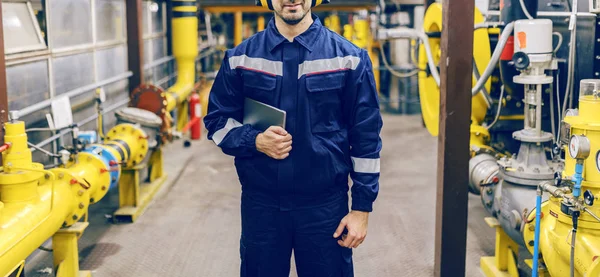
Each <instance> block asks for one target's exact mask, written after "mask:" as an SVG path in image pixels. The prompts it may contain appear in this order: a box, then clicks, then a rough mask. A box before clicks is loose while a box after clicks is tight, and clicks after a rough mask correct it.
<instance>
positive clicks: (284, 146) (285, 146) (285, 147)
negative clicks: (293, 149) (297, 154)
mask: <svg viewBox="0 0 600 277" xmlns="http://www.w3.org/2000/svg"><path fill="white" fill-rule="evenodd" d="M291 145H292V141H288V142H283V143H281V144H279V147H277V148H278V149H279V150H283V149H287V148H288V147H290V146H291Z"/></svg>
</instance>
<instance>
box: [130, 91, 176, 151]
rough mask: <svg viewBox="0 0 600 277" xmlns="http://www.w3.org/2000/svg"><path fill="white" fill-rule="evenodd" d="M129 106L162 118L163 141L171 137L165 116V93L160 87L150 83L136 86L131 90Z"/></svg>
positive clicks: (168, 122)
mask: <svg viewBox="0 0 600 277" xmlns="http://www.w3.org/2000/svg"><path fill="white" fill-rule="evenodd" d="M129 106H130V107H135V108H139V109H142V110H147V111H150V112H152V113H154V114H156V115H158V116H159V117H160V119H161V120H162V125H161V128H160V132H161V137H162V141H163V143H164V142H167V141H170V140H171V139H172V136H171V134H170V133H171V132H170V129H171V122H170V120H169V119H168V117H167V116H168V113H167V94H166V92H165V91H164V90H163V89H162V88H160V87H157V86H154V85H150V84H142V85H140V86H138V87H137V88H135V89H134V90H133V92H131V103H130V105H129Z"/></svg>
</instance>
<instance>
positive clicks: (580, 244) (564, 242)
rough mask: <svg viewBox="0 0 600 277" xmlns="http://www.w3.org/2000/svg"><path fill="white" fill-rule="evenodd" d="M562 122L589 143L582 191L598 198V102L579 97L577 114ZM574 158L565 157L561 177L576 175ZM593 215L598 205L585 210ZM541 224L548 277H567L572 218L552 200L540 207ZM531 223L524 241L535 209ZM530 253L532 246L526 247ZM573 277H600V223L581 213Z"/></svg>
mask: <svg viewBox="0 0 600 277" xmlns="http://www.w3.org/2000/svg"><path fill="white" fill-rule="evenodd" d="M564 121H565V122H566V123H567V124H568V125H570V135H585V136H586V137H587V138H588V139H589V140H590V147H591V152H590V153H592V154H591V155H590V156H589V157H588V158H587V159H586V160H585V161H584V168H583V181H582V182H581V191H583V192H585V191H590V192H591V193H592V194H593V195H595V196H596V197H598V196H599V195H600V171H598V169H597V164H596V163H597V161H596V159H597V156H596V153H598V152H599V151H600V100H599V99H596V98H595V97H594V96H588V95H581V96H580V97H579V114H578V115H575V116H567V117H565V119H564ZM575 163H576V161H575V159H573V158H572V157H571V155H569V154H566V155H565V169H564V171H563V173H562V175H563V178H568V176H573V175H574V173H575ZM596 201H600V200H599V199H596ZM587 208H588V209H589V210H590V211H591V212H592V213H594V214H595V215H600V206H599V205H598V204H596V203H595V204H594V205H593V206H589V207H587ZM542 214H543V217H542V219H541V223H540V224H541V225H540V242H539V245H540V254H542V257H543V260H544V263H545V265H546V267H547V268H548V272H549V273H550V275H551V276H568V275H569V273H570V254H571V246H570V243H571V237H570V236H571V235H572V232H571V231H572V229H573V223H572V218H571V217H570V216H568V215H565V214H564V213H562V211H561V200H560V199H557V198H554V197H551V198H550V201H546V202H545V203H544V204H543V205H542ZM528 217H529V220H528V221H531V223H529V224H527V225H526V226H525V229H524V231H523V238H524V239H525V242H530V241H533V238H534V228H535V221H534V220H533V219H534V218H535V210H533V211H531V213H530V214H529V216H528ZM528 250H529V251H530V252H531V253H533V247H532V246H528ZM575 258H576V262H575V276H600V262H599V261H600V222H598V221H597V220H595V219H594V218H593V217H592V216H591V215H590V214H589V213H587V212H583V211H582V212H581V215H580V217H579V223H578V227H577V236H576V243H575Z"/></svg>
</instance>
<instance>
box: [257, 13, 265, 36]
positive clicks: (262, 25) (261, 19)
mask: <svg viewBox="0 0 600 277" xmlns="http://www.w3.org/2000/svg"><path fill="white" fill-rule="evenodd" d="M256 25H257V26H256V31H258V32H262V31H264V30H265V17H264V16H259V17H258V20H257V21H256Z"/></svg>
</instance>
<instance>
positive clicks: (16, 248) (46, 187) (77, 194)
mask: <svg viewBox="0 0 600 277" xmlns="http://www.w3.org/2000/svg"><path fill="white" fill-rule="evenodd" d="M4 127H5V136H4V140H5V141H6V143H7V144H10V145H11V146H10V147H9V148H8V149H6V150H5V151H4V152H2V159H3V164H4V167H3V168H2V171H1V172H0V226H2V228H0V238H2V239H0V276H7V275H8V274H10V273H11V272H12V271H13V270H15V269H17V268H19V265H20V264H22V262H23V261H24V260H25V259H26V258H27V257H28V256H29V255H30V254H31V253H32V252H33V251H35V250H36V249H37V248H38V247H39V246H40V245H42V244H43V243H44V242H45V241H46V240H47V239H48V238H50V237H51V236H53V235H54V234H55V233H57V231H59V230H60V229H61V228H62V227H69V226H73V225H75V224H76V223H78V221H79V220H80V219H81V218H83V217H84V216H85V215H86V214H87V211H88V206H89V205H90V204H92V203H95V202H98V201H99V200H100V199H102V198H103V197H104V196H105V195H106V193H107V192H108V189H109V188H110V187H111V184H114V183H116V182H118V176H119V174H120V172H121V165H124V167H129V166H133V165H135V164H137V163H139V162H141V160H142V159H144V158H145V156H146V155H147V153H148V149H149V147H148V139H147V135H146V133H145V132H144V131H143V130H142V129H140V128H139V127H137V126H135V125H132V124H120V125H117V126H116V127H114V128H113V130H111V132H109V134H115V133H119V134H120V135H118V136H117V135H113V137H114V139H113V140H109V141H106V142H105V143H104V144H98V145H91V146H89V147H87V148H86V149H85V150H84V151H81V152H79V153H77V154H75V155H73V156H72V159H71V161H70V162H69V163H68V164H66V165H65V167H64V168H55V169H51V170H44V167H43V165H42V164H39V163H33V162H32V155H31V151H30V149H29V148H28V145H27V134H26V133H25V123H24V122H22V121H16V120H14V121H12V122H8V123H6V124H5V125H4ZM123 130H124V131H123ZM69 247H72V246H71V245H60V244H59V243H57V244H55V245H54V248H55V268H56V267H58V265H59V264H61V263H62V262H63V261H62V260H60V259H57V257H56V256H57V255H58V254H57V252H58V253H64V251H67V250H64V249H66V248H69ZM70 249H72V248H70ZM75 257H76V256H75ZM66 264H69V266H66V265H65V266H61V268H60V270H59V271H58V272H59V273H58V274H57V276H65V277H66V276H69V277H71V276H79V275H78V274H79V266H78V263H72V261H70V262H68V263H66Z"/></svg>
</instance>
